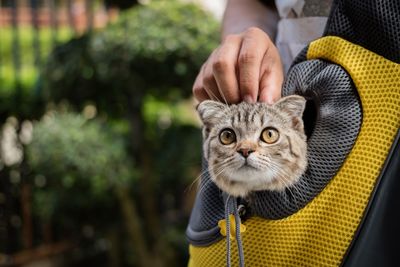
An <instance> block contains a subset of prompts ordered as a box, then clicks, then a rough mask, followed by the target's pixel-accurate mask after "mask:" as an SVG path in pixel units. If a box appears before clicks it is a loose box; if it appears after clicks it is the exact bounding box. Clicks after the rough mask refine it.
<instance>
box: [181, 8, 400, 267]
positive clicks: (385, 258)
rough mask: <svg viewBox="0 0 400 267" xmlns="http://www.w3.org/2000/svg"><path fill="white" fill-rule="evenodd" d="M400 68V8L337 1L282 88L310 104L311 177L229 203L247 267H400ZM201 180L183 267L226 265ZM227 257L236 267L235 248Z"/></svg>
mask: <svg viewBox="0 0 400 267" xmlns="http://www.w3.org/2000/svg"><path fill="white" fill-rule="evenodd" d="M399 63H400V1H394V0H392V1H386V0H383V1H373V0H352V1H347V0H339V1H335V3H334V5H333V7H332V11H331V14H330V17H329V19H328V24H327V26H326V29H325V34H324V37H322V38H320V39H318V40H316V41H314V42H312V43H310V45H309V46H308V47H307V48H306V49H305V50H304V51H303V52H302V53H301V54H300V55H299V56H298V58H297V59H296V62H295V63H294V65H293V66H292V67H291V69H290V71H289V73H288V76H287V78H286V81H285V83H284V89H283V94H284V95H289V94H299V95H303V96H304V97H305V98H306V99H307V100H308V101H307V106H306V110H305V114H304V121H305V128H306V134H307V136H308V152H309V155H308V158H309V166H308V169H307V171H306V172H305V174H304V175H303V176H302V177H301V179H300V182H299V184H298V185H297V188H296V189H294V188H292V189H291V190H290V189H288V190H287V191H286V192H283V193H278V192H270V191H260V192H254V193H253V194H252V195H251V196H250V197H249V198H247V199H237V200H236V201H237V205H238V206H240V207H241V211H240V212H241V223H242V224H243V225H244V226H245V228H246V230H245V231H244V232H242V233H241V240H232V244H235V242H236V241H240V242H241V247H243V251H244V260H245V265H246V266H250V267H252V266H274V267H275V266H296V267H297V266H360V267H361V266H362V267H368V266H371V267H372V266H374V267H377V266H379V267H380V266H400V263H399V262H400V260H399V259H398V255H397V254H398V252H397V251H398V242H399V240H400V145H399V143H400V142H399V139H400V137H399V136H400V134H399V128H400V64H399ZM203 165H204V166H203V168H205V169H206V168H207V163H206V162H204V164H203ZM207 177H208V176H204V179H203V180H202V185H203V187H202V190H201V191H200V192H199V193H198V195H197V198H196V202H195V206H194V209H193V212H192V216H191V218H190V222H189V225H188V228H187V238H188V240H189V242H190V248H189V251H190V261H189V266H190V267H200V266H201V267H203V266H204V267H209V266H216V267H218V266H226V264H227V251H226V239H225V237H224V234H225V233H224V231H221V228H220V227H219V226H218V223H219V222H220V225H221V221H223V220H224V218H225V214H224V212H225V203H224V201H225V198H224V194H222V193H221V191H220V190H219V189H218V188H217V187H216V186H215V184H213V183H212V182H209V181H208V180H207V179H208V178H207ZM232 223H233V224H234V222H232ZM232 231H234V228H232ZM229 254H230V258H231V261H232V266H239V253H238V249H237V248H236V246H234V245H232V247H231V251H230V252H229Z"/></svg>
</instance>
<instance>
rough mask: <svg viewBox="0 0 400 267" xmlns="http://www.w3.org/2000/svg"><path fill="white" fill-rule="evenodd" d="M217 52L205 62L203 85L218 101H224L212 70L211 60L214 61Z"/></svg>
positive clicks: (212, 97) (211, 96)
mask: <svg viewBox="0 0 400 267" xmlns="http://www.w3.org/2000/svg"><path fill="white" fill-rule="evenodd" d="M214 55H215V53H214V52H213V54H211V56H210V58H209V59H208V60H207V62H206V63H205V64H204V70H203V81H202V82H203V87H204V89H205V90H206V92H207V94H208V95H209V96H210V98H211V99H213V100H216V101H222V100H223V98H222V97H221V94H220V93H219V89H218V85H217V82H216V81H215V77H214V74H213V70H212V64H210V63H209V62H212V61H213V57H214Z"/></svg>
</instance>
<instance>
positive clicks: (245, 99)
mask: <svg viewBox="0 0 400 267" xmlns="http://www.w3.org/2000/svg"><path fill="white" fill-rule="evenodd" d="M243 101H244V102H247V103H254V102H255V101H254V99H253V98H252V97H251V95H245V96H243Z"/></svg>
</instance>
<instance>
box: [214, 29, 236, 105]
mask: <svg viewBox="0 0 400 267" xmlns="http://www.w3.org/2000/svg"><path fill="white" fill-rule="evenodd" d="M241 43H242V38H241V36H239V35H229V36H227V37H226V38H225V40H224V42H223V43H222V45H221V46H220V48H219V49H218V51H217V52H216V55H215V58H214V62H213V65H212V67H213V74H214V78H215V81H216V82H217V85H218V89H219V92H220V94H221V95H222V97H224V98H225V99H226V101H227V102H228V103H238V102H239V101H240V93H239V84H238V79H237V75H236V74H237V71H236V64H237V58H238V55H239V51H240V46H241Z"/></svg>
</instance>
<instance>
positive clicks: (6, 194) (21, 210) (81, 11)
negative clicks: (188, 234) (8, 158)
mask: <svg viewBox="0 0 400 267" xmlns="http://www.w3.org/2000/svg"><path fill="white" fill-rule="evenodd" d="M108 2H109V1H108ZM108 2H107V1H103V0H58V1H56V0H6V1H5V0H0V97H4V96H5V95H17V96H18V95H20V93H21V91H22V90H33V89H34V85H35V82H36V81H37V79H38V77H39V74H40V70H41V67H42V65H43V64H44V63H45V60H46V57H47V56H48V55H49V53H50V52H51V50H52V49H53V48H54V47H55V46H56V45H57V44H60V43H62V42H65V41H67V40H69V39H71V38H73V37H77V36H80V35H82V34H85V33H87V32H89V31H91V30H93V29H96V28H101V27H104V26H105V25H107V23H109V21H111V20H113V19H115V18H116V17H117V16H118V12H119V11H118V9H116V8H112V7H111V6H110V5H109V3H108ZM130 2H135V1H130ZM5 91H7V92H8V93H4V92H5ZM3 123H4V121H2V122H1V124H3ZM3 165H4V162H0V266H3V264H6V263H7V262H9V259H8V258H7V257H10V256H12V262H13V265H19V264H24V263H26V261H27V260H28V259H32V257H40V256H44V254H46V253H47V254H49V255H51V254H52V253H57V252H58V253H59V252H61V251H63V250H65V249H67V248H68V244H64V243H60V244H54V245H52V246H51V247H49V248H46V245H42V244H33V243H34V235H35V233H34V231H35V226H34V225H33V223H32V221H33V220H32V214H31V206H32V203H30V201H31V196H30V194H31V190H30V188H29V186H27V185H24V184H23V183H20V184H19V183H15V182H16V181H18V179H21V177H19V178H18V177H17V176H18V175H22V174H21V173H23V171H21V172H20V173H18V175H17V176H15V174H16V172H15V171H14V172H13V170H12V169H11V168H7V167H4V166H3ZM22 165H23V164H22ZM21 168H23V166H22V167H21ZM13 175H14V176H15V177H14V176H13ZM16 184H18V185H16ZM45 227H46V226H44V228H45ZM41 231H42V232H43V233H42V236H43V239H49V237H46V229H41ZM44 241H46V240H44ZM44 243H46V242H44ZM35 245H36V247H37V245H40V246H39V249H38V248H36V249H34V246H35Z"/></svg>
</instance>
